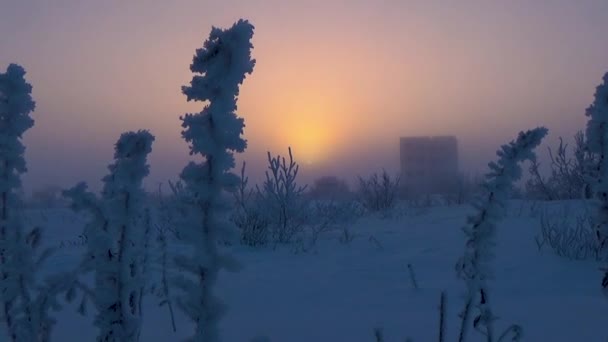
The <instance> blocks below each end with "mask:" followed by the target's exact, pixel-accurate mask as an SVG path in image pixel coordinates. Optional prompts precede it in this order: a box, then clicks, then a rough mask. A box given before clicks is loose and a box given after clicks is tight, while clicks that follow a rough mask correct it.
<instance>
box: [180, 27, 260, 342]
mask: <svg viewBox="0 0 608 342" xmlns="http://www.w3.org/2000/svg"><path fill="white" fill-rule="evenodd" d="M253 29H254V28H253V25H251V24H250V23H249V22H248V21H246V20H239V21H238V22H236V23H235V24H234V25H233V26H232V27H231V28H229V29H226V30H222V29H219V28H216V27H213V28H212V30H211V33H210V35H209V38H208V39H207V40H206V41H205V43H204V44H203V47H202V48H200V49H198V50H196V54H195V55H194V58H193V61H192V64H191V65H190V70H191V71H192V72H194V73H197V74H198V75H195V76H193V77H192V81H191V82H190V85H189V86H184V87H182V92H183V93H184V94H185V95H186V97H187V99H188V101H207V102H208V104H207V105H206V106H205V107H204V108H203V110H202V111H201V112H199V113H194V114H192V113H188V114H185V115H184V116H182V117H181V120H182V127H183V131H182V137H183V138H184V140H186V142H188V144H189V147H190V154H191V155H200V156H202V157H203V158H204V161H203V162H200V163H196V162H191V163H189V164H188V165H187V166H186V167H185V168H184V170H183V171H182V173H181V175H180V177H181V179H182V180H183V182H184V185H185V189H186V193H187V198H186V196H184V198H183V199H182V200H183V201H184V203H185V204H186V205H187V207H188V208H189V210H188V215H186V217H184V221H183V223H182V224H181V227H180V237H182V238H183V242H184V243H185V244H187V245H189V247H190V248H183V249H182V253H181V254H180V255H178V256H176V258H175V262H176V264H177V266H178V267H180V268H181V269H182V270H183V271H184V272H182V275H181V276H180V277H176V279H174V282H175V284H176V285H177V287H178V288H179V289H180V290H181V291H182V295H181V296H179V297H178V298H177V302H176V303H177V305H178V306H179V308H180V309H181V310H182V311H183V312H184V313H185V314H186V315H187V317H188V318H190V319H191V320H192V321H193V322H194V324H195V332H194V334H193V336H192V337H191V338H190V340H191V341H197V342H200V341H204V342H215V341H219V340H220V336H219V330H218V324H219V320H220V318H221V316H222V312H223V306H222V304H221V302H220V300H219V299H218V298H217V297H216V296H215V294H214V292H215V284H216V282H217V277H218V274H219V272H220V271H221V270H222V269H231V268H234V266H235V262H234V261H232V260H231V259H230V258H229V257H228V256H227V255H224V254H222V253H221V252H220V250H219V249H218V246H217V242H218V241H219V240H221V239H222V238H224V237H226V236H227V235H231V234H232V233H234V232H235V230H234V227H233V226H232V225H231V224H230V222H229V221H228V220H226V219H225V216H227V215H223V213H225V212H226V210H227V208H228V206H229V202H228V201H227V199H226V198H224V197H223V192H224V191H233V190H234V189H235V188H236V186H237V184H238V181H239V180H238V177H237V176H236V175H234V174H233V173H231V172H230V170H231V169H232V168H233V167H234V156H233V153H235V152H243V151H244V150H245V148H246V146H247V143H246V141H245V140H244V139H243V138H242V137H241V134H242V133H243V129H244V126H245V125H244V120H243V119H242V118H239V117H238V116H237V114H236V109H237V105H236V101H237V97H238V94H239V86H240V85H241V84H242V83H243V81H244V79H245V76H246V75H247V74H251V72H253V67H254V65H255V60H252V59H251V49H252V47H253V46H252V44H251V38H252V37H253Z"/></svg>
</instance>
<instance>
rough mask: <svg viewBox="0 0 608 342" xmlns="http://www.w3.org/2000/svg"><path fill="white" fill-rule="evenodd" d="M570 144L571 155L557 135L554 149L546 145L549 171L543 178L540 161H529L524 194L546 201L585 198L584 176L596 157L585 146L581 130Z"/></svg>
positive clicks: (586, 175)
mask: <svg viewBox="0 0 608 342" xmlns="http://www.w3.org/2000/svg"><path fill="white" fill-rule="evenodd" d="M574 143H575V145H574V152H573V153H572V155H569V153H568V144H565V143H564V140H563V139H562V138H561V137H560V138H559V145H558V146H557V148H556V149H555V151H554V150H553V149H551V147H548V151H549V160H550V164H549V167H550V173H549V177H547V178H544V177H542V175H541V172H540V166H541V165H540V163H539V162H538V161H536V160H534V161H532V162H531V164H530V168H529V172H530V175H531V178H530V179H529V180H528V181H527V182H526V185H525V188H526V195H527V197H529V198H535V199H543V200H549V201H553V200H564V199H580V198H588V197H589V195H590V194H589V184H588V179H589V177H590V176H591V174H590V170H592V167H591V166H592V165H594V164H597V160H596V159H597V157H596V156H595V155H594V154H593V153H591V152H590V151H589V149H588V148H587V145H586V142H585V134H584V133H583V132H581V131H579V132H577V133H576V134H575V136H574Z"/></svg>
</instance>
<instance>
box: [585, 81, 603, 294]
mask: <svg viewBox="0 0 608 342" xmlns="http://www.w3.org/2000/svg"><path fill="white" fill-rule="evenodd" d="M585 115H587V117H589V121H587V131H586V135H587V148H588V149H589V151H590V152H591V153H595V154H596V155H597V158H598V160H597V164H595V170H592V174H593V175H595V179H594V180H593V181H594V182H593V183H592V190H593V197H594V199H595V201H596V203H597V223H596V234H597V238H598V241H599V243H600V248H602V247H605V245H606V244H607V243H608V73H606V74H605V75H604V78H603V83H602V84H600V85H599V86H598V87H597V88H596V90H595V99H594V101H593V103H592V104H591V106H589V108H587V111H586V113H585ZM602 289H603V292H604V294H605V295H606V296H608V269H607V270H606V271H605V273H604V277H603V279H602Z"/></svg>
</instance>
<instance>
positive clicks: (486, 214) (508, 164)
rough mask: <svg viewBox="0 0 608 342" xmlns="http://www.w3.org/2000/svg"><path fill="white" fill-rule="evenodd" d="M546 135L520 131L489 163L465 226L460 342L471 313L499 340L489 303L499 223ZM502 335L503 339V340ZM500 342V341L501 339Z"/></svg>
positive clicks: (460, 265) (460, 267)
mask: <svg viewBox="0 0 608 342" xmlns="http://www.w3.org/2000/svg"><path fill="white" fill-rule="evenodd" d="M546 134H547V129H546V128H544V127H539V128H536V129H533V130H530V131H527V132H520V133H519V136H518V137H517V140H515V141H512V142H510V143H509V144H508V145H503V146H502V147H501V149H500V150H498V151H497V152H496V154H497V155H498V157H499V159H498V161H497V162H491V163H490V164H488V166H489V168H490V172H489V173H488V174H487V175H486V181H485V182H484V188H485V190H486V192H485V194H484V195H483V196H482V197H480V198H479V199H478V200H477V202H476V203H475V208H476V213H475V214H473V215H471V216H469V217H468V219H467V225H466V226H465V227H464V232H465V235H466V245H465V251H464V255H463V256H462V257H461V259H460V260H459V261H458V264H457V272H458V276H459V277H460V278H462V279H463V280H464V281H465V283H466V286H467V293H466V297H465V308H464V312H463V314H462V315H463V316H462V326H461V330H460V337H459V339H458V340H459V341H460V342H462V341H465V338H466V332H467V331H468V329H469V325H470V324H471V322H470V317H471V311H472V310H473V308H476V309H477V311H478V313H477V315H476V317H475V318H474V319H473V326H474V328H476V329H477V330H479V331H481V332H482V333H483V334H485V335H486V337H487V341H488V342H492V341H496V339H495V337H496V336H495V334H494V330H493V321H494V320H495V319H496V317H495V316H494V315H493V314H492V311H491V307H490V304H489V298H488V297H489V294H488V287H487V280H488V279H489V278H490V277H491V276H492V274H491V265H490V262H491V261H492V259H493V257H494V254H493V251H492V249H493V247H494V245H495V241H494V239H495V235H496V224H497V222H498V221H499V220H500V219H501V218H502V217H503V216H504V214H505V211H506V210H505V206H506V204H507V203H506V201H507V199H508V193H509V190H510V189H511V188H512V185H513V183H514V182H515V181H517V180H519V179H520V178H521V174H522V170H521V166H520V165H519V163H520V162H523V161H525V160H535V158H536V156H535V154H534V152H533V150H534V149H535V148H536V147H537V146H538V145H539V144H540V142H541V140H542V139H543V138H544V137H545V135H546ZM520 330H521V329H520V328H519V327H518V326H512V327H510V328H509V329H508V331H506V332H505V333H503V334H502V336H506V335H505V334H513V335H514V336H518V335H520V334H521V332H520ZM502 336H501V339H502ZM499 341H500V339H499Z"/></svg>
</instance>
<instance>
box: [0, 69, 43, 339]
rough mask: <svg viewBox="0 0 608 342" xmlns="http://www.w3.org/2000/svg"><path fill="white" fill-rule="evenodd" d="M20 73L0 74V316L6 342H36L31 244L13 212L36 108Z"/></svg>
mask: <svg viewBox="0 0 608 342" xmlns="http://www.w3.org/2000/svg"><path fill="white" fill-rule="evenodd" d="M24 75H25V70H24V69H23V68H22V67H21V66H19V65H16V64H11V65H9V67H8V68H7V70H6V72H5V73H0V301H1V305H2V312H1V313H0V316H1V317H2V319H1V320H2V323H3V325H4V326H5V328H6V331H7V333H8V336H7V337H8V338H9V340H10V341H36V340H37V338H36V335H37V334H38V333H37V332H39V331H40V324H41V323H42V322H40V321H38V320H36V317H35V313H34V312H33V307H32V306H33V298H32V294H31V292H32V290H33V285H34V268H35V265H34V261H33V258H32V252H33V251H32V250H31V249H32V248H33V247H34V245H33V244H31V243H30V241H28V239H29V234H28V236H25V234H24V228H23V222H22V218H21V216H20V214H19V212H18V210H17V208H18V206H19V205H18V203H19V198H18V197H17V194H16V191H17V190H18V189H19V188H20V187H21V178H20V175H21V174H22V173H24V172H26V171H27V170H26V167H25V159H24V158H23V153H24V151H25V147H24V146H23V144H22V143H21V138H22V135H23V133H24V132H25V131H27V130H28V129H30V128H31V127H32V126H33V125H34V120H33V119H32V118H31V117H30V115H29V114H30V113H31V112H32V111H33V110H34V107H35V103H34V101H33V100H32V97H31V91H32V86H31V85H30V84H28V83H27V82H26V81H25V79H24ZM36 240H38V239H36ZM31 242H33V240H32V241H31ZM3 338H6V337H3Z"/></svg>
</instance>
